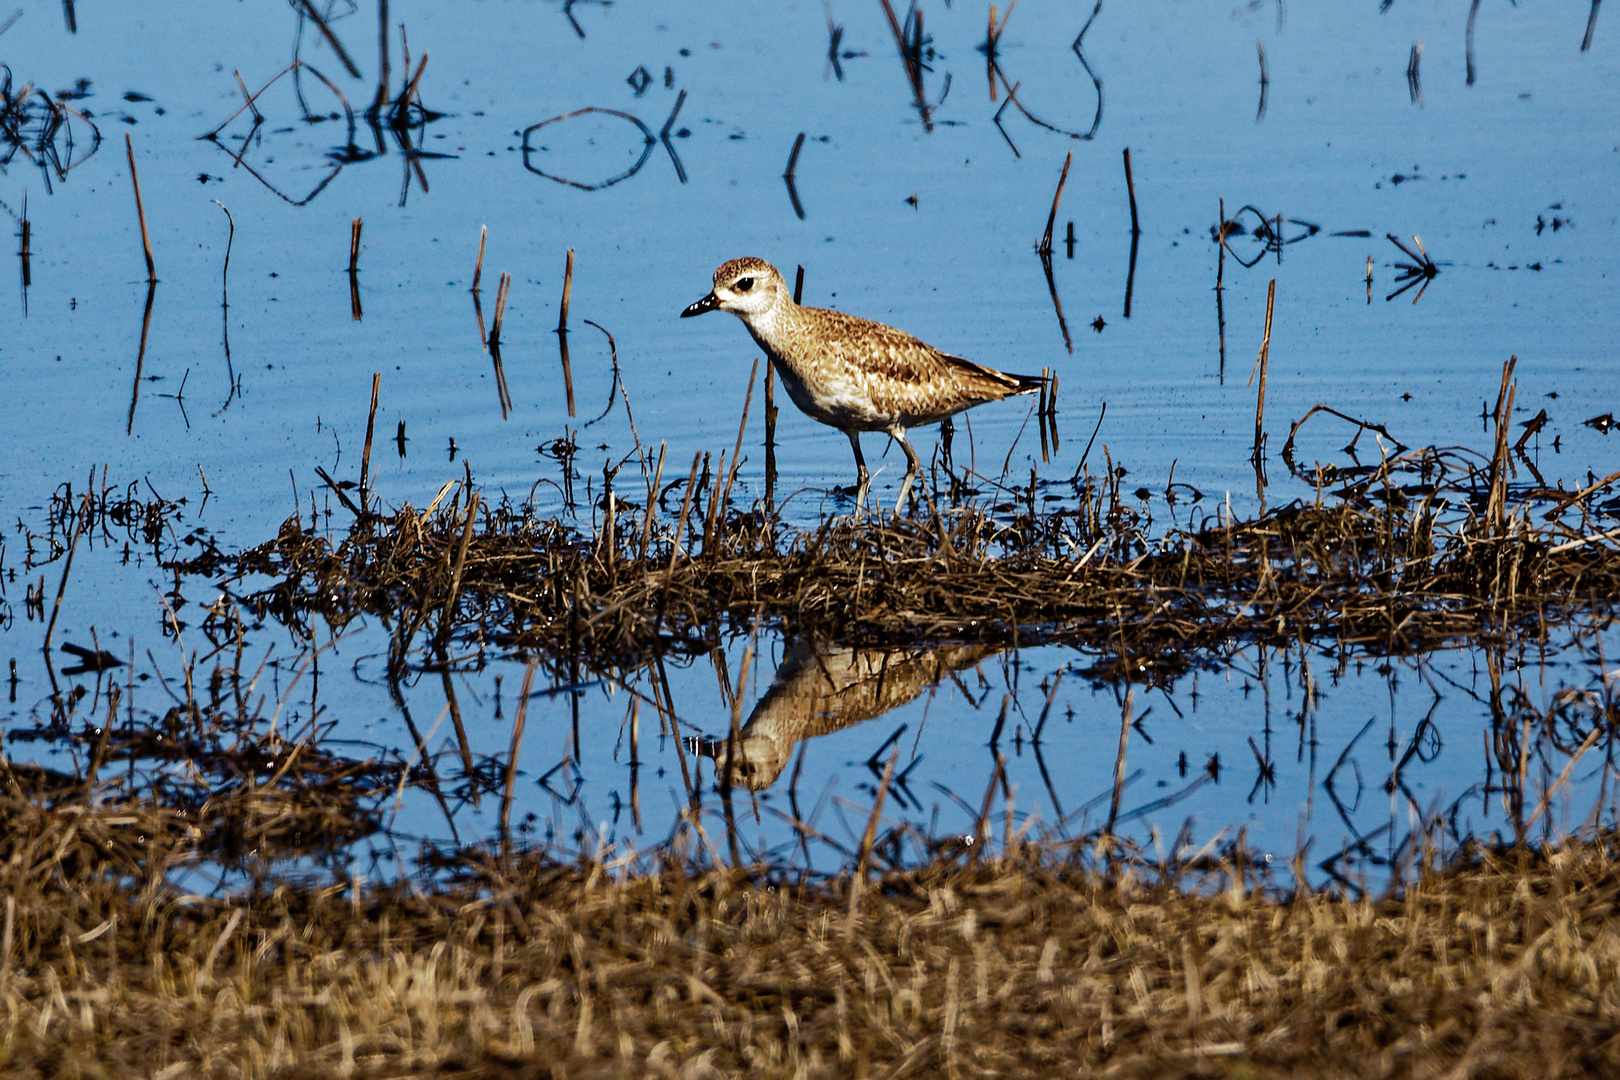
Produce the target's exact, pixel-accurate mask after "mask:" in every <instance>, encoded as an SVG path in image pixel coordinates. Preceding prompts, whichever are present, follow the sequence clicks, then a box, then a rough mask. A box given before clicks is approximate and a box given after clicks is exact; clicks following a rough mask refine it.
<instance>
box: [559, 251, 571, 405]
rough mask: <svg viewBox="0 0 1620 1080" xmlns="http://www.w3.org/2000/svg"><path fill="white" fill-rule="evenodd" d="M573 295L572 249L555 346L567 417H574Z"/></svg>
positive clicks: (566, 270)
mask: <svg viewBox="0 0 1620 1080" xmlns="http://www.w3.org/2000/svg"><path fill="white" fill-rule="evenodd" d="M573 294H574V249H573V248H569V249H568V266H567V269H565V270H564V271H563V294H562V312H561V313H560V314H559V315H558V316H557V345H558V348H559V350H560V351H561V353H562V369H563V387H564V389H565V390H566V391H567V393H568V415H569V416H573V415H574V372H573V369H572V368H571V367H570V366H569V363H568V302H569V299H570V298H571V297H572V296H573Z"/></svg>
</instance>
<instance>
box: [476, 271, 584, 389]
mask: <svg viewBox="0 0 1620 1080" xmlns="http://www.w3.org/2000/svg"><path fill="white" fill-rule="evenodd" d="M511 291H512V275H511V274H508V273H507V272H506V271H505V270H502V271H501V276H500V279H499V280H498V281H497V282H496V283H495V318H494V320H493V321H492V322H491V323H490V326H489V344H491V345H499V344H500V341H501V324H502V323H503V322H505V321H506V298H507V295H508V294H509V293H510V292H511ZM569 415H570V416H572V415H573V414H572V413H570V414H569Z"/></svg>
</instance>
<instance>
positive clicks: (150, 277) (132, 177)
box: [124, 131, 157, 285]
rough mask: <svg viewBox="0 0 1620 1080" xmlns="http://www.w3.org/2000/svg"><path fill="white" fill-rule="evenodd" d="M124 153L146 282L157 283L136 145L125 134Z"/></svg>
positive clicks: (155, 265) (127, 133) (126, 133)
mask: <svg viewBox="0 0 1620 1080" xmlns="http://www.w3.org/2000/svg"><path fill="white" fill-rule="evenodd" d="M124 152H125V153H126V154H127V155H128V156H129V182H130V184H131V185H132V186H133V187H134V188H135V216H136V218H138V219H139V220H140V223H141V251H142V252H143V253H144V254H145V255H146V280H147V283H148V284H154V285H155V284H156V283H157V264H156V263H154V262H153V261H152V238H151V237H150V236H149V235H147V232H146V207H145V206H144V205H143V204H142V203H141V177H140V173H138V172H136V170H135V144H134V143H133V142H131V141H130V138H129V132H127V131H126V132H125V133H124Z"/></svg>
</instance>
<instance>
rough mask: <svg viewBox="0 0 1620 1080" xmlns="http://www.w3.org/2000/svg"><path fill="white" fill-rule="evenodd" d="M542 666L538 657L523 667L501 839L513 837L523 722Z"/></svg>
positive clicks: (508, 770)
mask: <svg viewBox="0 0 1620 1080" xmlns="http://www.w3.org/2000/svg"><path fill="white" fill-rule="evenodd" d="M539 666H540V661H539V659H538V658H536V659H533V660H530V661H529V666H528V667H526V668H524V669H523V689H521V690H519V691H518V707H517V715H516V716H514V717H513V718H512V749H511V751H510V752H509V753H508V754H507V755H506V792H505V794H503V795H502V796H501V839H502V840H503V841H506V842H510V841H511V839H512V794H513V792H514V790H515V789H516V788H517V773H518V767H517V766H518V751H519V750H520V749H522V747H523V724H524V721H525V720H526V719H527V718H528V714H529V691H530V689H532V688H533V686H534V673H535V670H536V669H538V668H539Z"/></svg>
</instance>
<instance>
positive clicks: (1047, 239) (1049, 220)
mask: <svg viewBox="0 0 1620 1080" xmlns="http://www.w3.org/2000/svg"><path fill="white" fill-rule="evenodd" d="M1129 155H1130V152H1129V151H1126V158H1125V169H1126V172H1127V175H1128V174H1129V171H1130V167H1131V164H1130V162H1131V159H1130V156H1129ZM1073 163H1074V151H1073V150H1070V151H1069V154H1068V156H1067V157H1065V158H1064V159H1063V172H1062V173H1061V174H1059V176H1058V182H1057V190H1056V191H1055V192H1053V193H1052V209H1051V210H1050V211H1048V212H1047V215H1046V231H1045V232H1043V233H1042V234H1041V246H1040V248H1039V249H1038V250H1039V251H1040V252H1041V254H1043V255H1051V254H1052V225H1053V224H1054V223H1055V222H1056V221H1057V212H1058V203H1060V202H1062V201H1063V185H1064V184H1066V183H1068V182H1069V166H1070V165H1072V164H1073ZM1135 218H1136V197H1135V196H1134V195H1133V196H1132V197H1131V219H1132V220H1133V221H1134V220H1135Z"/></svg>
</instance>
